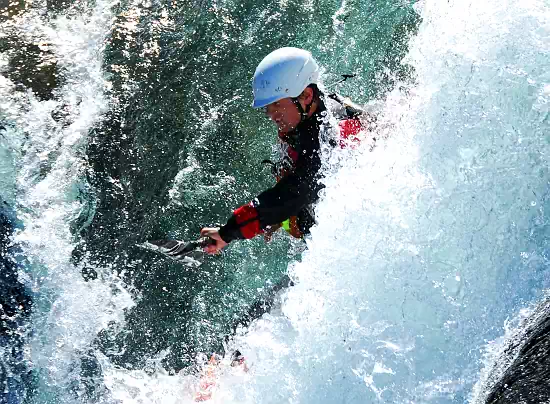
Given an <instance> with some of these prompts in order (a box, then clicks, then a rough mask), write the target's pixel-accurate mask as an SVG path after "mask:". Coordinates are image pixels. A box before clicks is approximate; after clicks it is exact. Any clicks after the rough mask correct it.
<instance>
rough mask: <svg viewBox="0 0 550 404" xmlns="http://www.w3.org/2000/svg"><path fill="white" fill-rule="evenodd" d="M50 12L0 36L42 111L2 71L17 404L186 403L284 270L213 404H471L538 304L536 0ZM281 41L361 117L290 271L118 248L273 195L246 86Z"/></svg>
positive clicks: (1, 165) (540, 80)
mask: <svg viewBox="0 0 550 404" xmlns="http://www.w3.org/2000/svg"><path fill="white" fill-rule="evenodd" d="M47 6H48V5H47V4H41V3H37V4H35V5H34V6H33V7H34V8H33V7H30V8H29V9H28V10H27V12H25V13H22V14H21V15H20V16H19V17H17V18H18V19H17V20H12V21H8V23H6V22H4V28H5V30H6V32H8V31H7V30H8V29H9V30H10V31H9V32H14V35H15V36H16V37H18V38H21V40H25V41H35V42H36V41H40V42H41V43H47V44H48V48H49V49H51V51H52V52H53V54H55V55H56V58H57V61H58V62H57V63H58V68H59V69H60V74H61V75H62V76H63V80H62V81H60V83H61V84H60V85H59V87H58V88H56V89H55V90H54V97H53V99H51V100H41V99H39V98H38V97H37V96H35V95H33V94H32V93H30V92H24V91H18V90H17V88H16V87H15V83H13V82H12V81H11V79H10V78H9V77H10V76H9V75H8V74H3V76H2V77H0V80H1V81H0V97H1V98H0V102H1V109H0V119H1V122H2V124H3V126H5V128H6V129H5V130H3V131H2V132H1V133H2V136H0V155H2V160H1V162H0V172H1V173H2V175H1V176H0V177H1V178H0V187H1V188H0V192H1V195H2V197H3V199H4V200H6V201H7V202H8V203H9V204H10V205H11V206H13V207H14V208H15V210H16V211H17V214H18V216H19V219H20V220H21V221H22V223H23V225H24V230H21V231H17V232H16V233H15V235H14V237H13V241H14V242H15V243H17V244H18V245H19V247H20V248H21V250H22V252H23V254H24V255H25V256H26V257H27V258H28V259H29V263H27V264H26V265H24V267H23V268H22V269H21V270H20V280H21V282H22V283H24V284H25V285H26V286H27V287H28V289H29V291H30V292H31V293H32V296H33V300H34V306H33V307H34V308H33V313H32V315H31V317H30V318H29V320H28V321H29V323H30V324H31V328H32V333H29V334H28V335H26V336H25V340H26V351H25V352H26V360H27V363H28V368H29V369H30V371H31V372H32V374H33V377H34V382H33V383H34V384H33V386H32V388H31V387H28V388H27V389H26V394H27V402H32V403H72V402H75V403H80V402H94V403H95V402H124V403H134V402H135V403H138V402H139V403H161V402H162V403H166V402H174V403H175V402H192V397H193V391H194V390H195V389H196V385H197V376H196V373H197V372H196V368H197V367H200V360H198V361H197V358H200V357H201V355H202V354H209V353H211V352H212V351H218V352H220V351H221V350H222V349H223V348H222V344H223V343H224V341H225V336H226V335H228V334H229V335H231V334H232V325H233V324H234V322H235V321H236V320H238V319H239V318H240V317H241V316H242V315H243V313H245V312H246V310H247V307H249V305H250V304H252V303H253V302H255V301H256V300H257V299H258V298H260V297H261V296H262V295H263V294H264V293H266V291H267V290H269V288H270V285H272V284H274V283H277V282H278V281H279V280H280V279H281V278H282V277H283V276H284V274H285V273H287V272H288V273H289V274H290V276H291V277H292V278H293V279H295V281H296V286H294V287H292V288H290V289H289V290H288V291H287V292H285V293H284V294H283V295H282V296H281V303H280V304H279V305H278V306H277V307H275V308H274V309H273V310H272V311H271V313H270V314H266V315H264V316H263V317H262V318H261V319H260V320H258V321H256V322H254V323H252V325H251V326H250V328H249V329H240V330H238V331H237V334H236V336H235V337H234V338H230V339H229V341H228V342H227V344H228V346H227V348H228V349H234V348H238V349H240V350H241V351H242V352H243V353H244V355H245V356H246V357H247V362H248V363H249V366H250V371H249V372H248V373H246V374H243V373H239V372H238V371H231V369H229V368H228V369H225V370H224V371H223V374H222V375H221V376H220V378H219V382H218V387H217V390H216V393H215V395H214V397H213V399H212V402H223V403H229V402H250V403H271V402H273V403H280V402H291V403H309V402H312V403H365V402H369V403H370V402H373V403H374V402H388V403H395V402H398V403H413V402H414V403H421V402H434V403H462V402H466V401H468V400H471V401H475V400H478V399H481V398H480V397H481V396H482V395H483V391H482V388H479V387H478V388H476V387H475V386H476V383H477V382H478V380H480V379H482V378H483V377H484V376H483V375H484V372H485V370H484V369H485V368H486V367H487V366H489V363H490V361H491V359H490V357H491V356H490V355H487V354H486V353H487V352H492V347H493V346H494V345H495V344H499V343H500V342H497V343H495V344H492V343H491V341H493V340H495V339H497V338H499V337H502V336H505V335H507V333H508V332H509V330H508V329H505V326H504V325H505V321H506V319H508V318H515V317H516V316H517V315H518V312H519V310H520V309H522V308H525V307H527V306H529V304H530V303H533V302H536V301H537V300H538V299H540V297H541V295H542V293H543V291H544V290H545V289H546V288H547V287H548V273H547V271H546V264H547V257H546V243H547V227H548V221H547V218H546V203H547V202H546V200H547V197H546V194H547V191H546V189H547V184H548V178H549V177H548V161H547V156H548V151H549V144H548V139H547V135H546V134H547V133H548V129H549V128H548V127H549V109H548V102H549V97H550V87H549V86H550V80H549V77H548V73H547V72H548V71H550V69H549V64H550V61H549V58H548V54H549V53H548V43H550V42H549V41H548V36H549V35H550V27H549V26H548V21H550V19H549V18H548V16H549V14H550V9H549V7H548V4H546V3H545V2H544V1H531V2H526V3H522V4H519V5H518V4H515V3H513V2H506V1H504V2H503V1H500V2H496V1H495V2H493V1H490V0H487V1H485V2H483V3H481V4H478V2H470V3H468V4H465V3H464V2H448V3H445V4H439V2H429V1H426V2H419V3H414V4H413V3H409V2H374V1H373V2H368V3H366V2H362V3H360V2H354V1H349V2H348V1H345V0H344V1H342V2H328V1H326V2H324V1H321V2H304V3H302V4H299V5H298V4H296V3H291V2H287V1H279V2H268V1H266V2H262V3H257V2H250V3H238V2H231V1H226V2H202V1H201V2H198V1H197V2H188V3H185V4H181V3H179V2H168V1H166V2H160V1H158V2H153V1H151V2H142V1H127V2H110V1H107V0H104V1H102V0H98V1H96V2H95V3H84V2H83V3H78V4H76V5H74V6H71V7H66V8H65V9H64V10H61V11H56V13H46V12H45V10H46V9H47ZM283 45H293V46H301V47H305V48H308V49H309V50H311V51H312V52H313V54H314V55H315V56H316V57H317V58H318V60H319V62H320V63H321V65H322V66H323V67H324V69H325V72H324V76H323V81H324V84H325V86H326V87H329V88H330V87H332V84H333V83H335V82H336V81H337V80H338V78H339V75H340V74H349V73H352V74H356V75H357V76H356V78H354V79H352V80H350V81H348V82H346V83H344V84H342V85H340V86H339V88H338V89H339V90H340V92H342V93H344V94H346V95H350V96H352V97H353V98H354V100H355V101H357V102H359V103H361V104H368V106H367V108H369V109H370V110H372V111H376V113H377V114H378V125H377V128H376V130H375V133H374V135H376V137H377V138H378V139H379V143H378V146H377V147H376V149H375V150H374V151H372V152H369V151H368V150H366V148H365V150H363V149H358V150H355V151H353V152H342V153H343V154H340V155H338V154H336V155H334V156H333V161H330V162H327V163H328V164H327V170H328V173H327V177H326V180H325V182H326V185H327V188H326V192H325V194H324V196H323V198H322V201H321V202H320V203H319V206H318V208H317V213H318V225H317V226H316V227H315V228H314V229H313V230H312V236H311V238H309V239H308V240H307V251H305V252H302V251H303V250H304V248H303V246H302V245H301V243H293V242H291V241H290V240H288V239H287V238H286V237H285V236H284V235H282V234H281V235H280V236H278V237H277V238H276V240H274V241H273V242H272V243H268V244H266V243H264V242H263V241H262V240H254V241H252V242H241V243H238V244H235V245H234V246H231V248H229V249H228V251H227V252H226V253H224V255H223V256H221V257H212V258H207V259H206V260H205V262H204V263H203V265H202V266H201V267H200V269H199V270H193V269H189V268H182V267H181V266H177V265H174V264H171V263H167V262H164V261H162V260H160V259H159V258H158V257H155V256H151V255H149V254H148V253H145V252H143V251H141V250H139V249H137V248H136V247H135V243H137V242H140V241H143V240H144V239H146V238H149V237H164V236H166V235H169V236H174V237H179V238H182V239H189V238H193V237H195V236H196V234H197V232H198V229H199V228H200V227H201V226H204V225H209V224H214V223H223V222H224V221H225V219H226V217H227V215H228V213H229V212H230V211H231V209H233V208H235V207H236V206H238V205H239V204H241V203H243V202H246V201H248V200H250V199H251V198H252V197H253V196H254V195H255V194H256V193H257V192H259V191H261V190H262V189H264V188H265V187H266V186H269V184H271V183H272V179H271V178H270V176H269V173H268V172H267V170H265V169H263V168H262V167H261V165H260V164H259V163H260V162H261V160H263V159H264V158H269V156H270V155H271V153H272V151H271V147H272V144H273V143H274V139H275V133H274V128H272V127H271V126H270V124H269V122H267V121H266V120H265V118H264V117H263V116H262V115H261V114H259V113H257V112H255V111H253V110H252V109H251V108H250V107H249V105H250V101H251V99H250V98H251V97H250V89H249V82H250V77H251V75H252V72H253V70H254V68H255V66H256V64H257V63H258V62H259V60H261V58H262V57H263V56H264V55H265V54H267V53H268V52H269V51H270V50H272V49H275V48H277V47H279V46H283ZM0 63H1V64H0V68H1V69H3V70H2V71H4V72H6V71H7V70H6V69H9V64H10V54H9V51H8V52H4V53H3V56H2V58H1V59H0ZM11 77H12V76H11ZM12 78H13V77H12ZM60 109H61V110H63V111H65V112H64V113H63V114H62V118H57V119H53V118H52V112H55V111H59V110H60ZM54 115H56V114H54ZM56 116H59V114H57V115H56ZM499 341H500V340H499ZM21 383H23V382H21ZM480 390H481V391H480ZM474 392H475V393H474Z"/></svg>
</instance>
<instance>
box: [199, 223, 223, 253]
mask: <svg viewBox="0 0 550 404" xmlns="http://www.w3.org/2000/svg"><path fill="white" fill-rule="evenodd" d="M219 230H220V229H219V228H218V227H205V228H204V229H201V236H202V237H210V238H211V239H213V240H216V244H211V245H208V246H206V247H204V251H205V252H207V253H208V254H216V253H218V252H220V251H221V250H222V249H223V248H224V247H225V246H226V245H227V243H226V242H225V241H223V240H222V238H221V237H220V233H219Z"/></svg>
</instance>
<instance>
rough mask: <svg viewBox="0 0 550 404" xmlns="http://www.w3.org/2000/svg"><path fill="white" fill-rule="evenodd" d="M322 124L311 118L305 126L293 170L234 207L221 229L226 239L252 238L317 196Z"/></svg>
mask: <svg viewBox="0 0 550 404" xmlns="http://www.w3.org/2000/svg"><path fill="white" fill-rule="evenodd" d="M314 119H315V118H314ZM319 126H320V123H319V121H317V120H311V121H309V122H308V123H307V124H306V127H303V128H302V130H301V134H300V150H299V151H297V152H298V158H297V160H296V163H295V167H294V170H293V171H292V172H291V173H289V174H287V175H286V176H285V177H284V178H282V179H281V180H280V181H279V182H277V184H276V185H275V186H274V187H273V188H270V189H268V190H266V191H264V192H262V193H261V194H260V195H258V196H257V197H256V198H255V199H254V200H253V201H252V202H251V203H250V204H248V205H243V206H241V207H240V208H238V209H237V210H235V212H234V213H233V215H232V216H231V217H230V218H229V220H228V221H227V224H226V225H225V226H222V227H221V229H220V236H221V237H222V239H223V240H224V241H226V242H228V243H229V242H231V241H233V240H236V239H243V238H251V237H253V236H254V235H256V234H259V233H261V231H262V230H263V229H265V228H266V227H267V226H271V225H276V224H280V223H281V222H283V221H285V220H286V219H288V218H290V217H291V216H297V215H298V213H299V212H300V211H301V210H302V209H304V208H305V207H306V206H308V205H310V204H311V203H313V202H315V201H316V200H317V199H318V192H319V190H320V189H321V188H322V185H321V184H320V183H319V179H320V169H321V155H320V150H319V149H320V145H319Z"/></svg>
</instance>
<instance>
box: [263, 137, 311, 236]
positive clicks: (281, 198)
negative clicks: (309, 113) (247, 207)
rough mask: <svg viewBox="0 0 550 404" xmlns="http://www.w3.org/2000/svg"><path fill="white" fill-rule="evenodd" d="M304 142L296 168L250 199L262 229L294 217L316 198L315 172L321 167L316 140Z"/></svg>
mask: <svg viewBox="0 0 550 404" xmlns="http://www.w3.org/2000/svg"><path fill="white" fill-rule="evenodd" d="M316 136H318V135H316ZM311 140H315V139H311ZM302 142H303V141H302ZM303 143H306V144H303ZM303 143H302V146H303V147H302V150H301V152H300V155H299V156H298V160H297V161H296V168H295V170H294V171H293V172H292V173H290V174H288V175H286V176H285V177H284V178H282V179H281V180H280V181H279V182H278V183H277V184H276V185H275V186H274V187H273V188H270V189H268V190H266V191H264V192H262V193H261V194H260V195H258V197H257V198H256V199H254V201H253V205H254V207H255V208H256V210H257V212H258V218H259V221H260V227H261V228H265V227H266V226H270V225H274V224H279V223H281V222H283V221H284V220H286V219H288V218H289V217H291V216H296V215H297V214H298V213H299V212H300V211H301V210H302V209H303V208H304V207H306V206H308V205H310V204H311V203H313V202H315V201H316V200H317V198H318V195H317V193H318V191H319V189H320V185H319V183H318V180H319V176H318V173H319V170H320V168H321V158H320V154H319V153H320V151H319V141H318V140H317V141H309V142H303Z"/></svg>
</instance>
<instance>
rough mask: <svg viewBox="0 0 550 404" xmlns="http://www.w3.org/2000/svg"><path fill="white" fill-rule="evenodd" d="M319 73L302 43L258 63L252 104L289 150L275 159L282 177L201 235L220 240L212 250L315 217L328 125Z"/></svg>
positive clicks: (304, 227) (291, 228) (298, 227)
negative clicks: (323, 136) (322, 142)
mask: <svg viewBox="0 0 550 404" xmlns="http://www.w3.org/2000/svg"><path fill="white" fill-rule="evenodd" d="M318 79H319V66H318V65H317V63H316V61H315V60H314V59H313V57H312V55H311V53H309V52H308V51H305V50H303V49H298V48H281V49H277V50H276V51H274V52H272V53H270V54H269V55H267V56H266V57H265V58H264V59H263V60H262V61H261V63H260V64H259V65H258V67H257V68H256V72H255V73H254V78H253V84H252V88H253V93H254V103H253V105H252V106H253V107H254V108H263V109H264V111H265V114H266V115H267V116H268V117H269V118H270V119H271V120H272V121H273V122H274V123H275V124H276V125H277V129H278V133H279V140H280V141H281V143H282V146H283V147H284V149H285V150H286V156H285V157H284V159H283V161H282V162H280V163H278V164H273V163H271V164H272V166H273V168H274V171H275V174H276V177H277V184H276V185H275V186H274V187H273V188H270V189H268V190H266V191H264V192H262V193H261V194H260V195H258V196H257V197H256V198H255V199H254V200H253V201H251V202H250V203H248V204H246V205H243V206H241V207H239V208H237V209H236V210H235V211H234V212H233V215H232V216H231V217H230V218H229V220H228V221H227V223H226V224H225V225H224V226H222V227H221V228H211V227H206V228H203V229H202V230H201V236H206V237H209V238H211V239H213V240H215V244H214V243H212V244H211V245H208V246H207V247H205V251H206V252H208V253H216V252H218V251H220V250H221V249H223V248H224V247H226V246H227V245H228V244H229V243H230V242H232V241H234V240H237V239H250V238H253V237H254V236H256V235H258V234H262V233H266V232H267V233H268V234H269V233H270V232H272V231H273V230H276V229H278V228H279V227H283V228H285V230H287V231H288V232H289V233H291V234H292V235H293V236H295V237H302V236H303V235H304V234H307V233H308V232H309V229H310V227H311V226H312V225H313V224H314V223H315V220H314V217H313V213H312V212H313V210H312V204H313V203H314V202H316V201H317V199H318V198H319V196H318V192H319V190H320V189H321V188H322V185H321V184H320V183H319V180H320V178H321V173H320V169H321V155H320V149H321V145H320V133H321V131H323V130H325V129H326V128H327V122H326V121H327V119H326V118H325V116H326V113H325V111H326V110H327V108H326V106H325V102H324V100H323V98H324V96H323V94H322V93H321V91H320V90H319V88H318V87H317V82H318ZM355 122H356V123H357V124H356V125H355V129H353V128H352V131H354V132H355V133H354V134H357V132H358V131H359V130H360V123H358V122H359V121H358V120H356V121H355ZM347 126H349V124H348V125H347ZM352 126H353V125H352Z"/></svg>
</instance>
